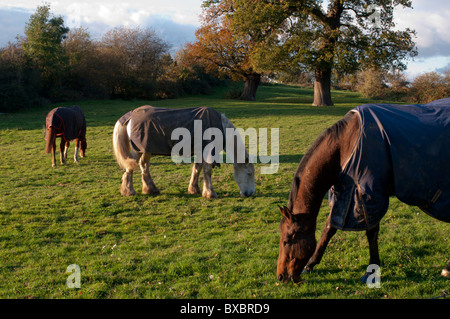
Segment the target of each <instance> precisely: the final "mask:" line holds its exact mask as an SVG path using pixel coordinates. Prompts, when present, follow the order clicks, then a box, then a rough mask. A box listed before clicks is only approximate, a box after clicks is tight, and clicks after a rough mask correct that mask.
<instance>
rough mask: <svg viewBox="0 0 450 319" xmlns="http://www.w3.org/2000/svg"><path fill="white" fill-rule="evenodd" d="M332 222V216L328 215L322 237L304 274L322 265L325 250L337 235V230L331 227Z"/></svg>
mask: <svg viewBox="0 0 450 319" xmlns="http://www.w3.org/2000/svg"><path fill="white" fill-rule="evenodd" d="M330 221H331V214H330V215H328V219H327V222H326V223H325V227H324V228H323V230H322V236H321V237H320V240H319V243H318V244H317V247H316V251H315V252H314V254H313V255H312V257H311V258H310V259H309V261H308V263H307V264H306V266H305V269H304V270H303V272H310V271H312V270H313V267H314V266H315V265H317V264H319V263H320V260H321V259H322V256H323V254H324V252H325V249H326V248H327V245H328V243H329V242H330V239H331V237H333V236H334V234H336V232H337V229H336V228H334V227H331V225H330Z"/></svg>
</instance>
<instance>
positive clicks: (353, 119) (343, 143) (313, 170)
mask: <svg viewBox="0 0 450 319" xmlns="http://www.w3.org/2000/svg"><path fill="white" fill-rule="evenodd" d="M358 115H359V113H358V112H357V111H355V112H354V111H350V112H349V113H347V115H346V116H345V117H344V118H343V119H341V120H340V121H338V122H337V123H335V124H334V125H333V126H332V127H330V128H328V129H327V130H325V131H324V132H323V133H322V134H321V135H320V136H319V137H318V138H317V139H316V141H315V142H314V143H313V145H312V146H311V147H310V148H309V150H308V151H307V152H306V154H305V155H304V156H303V158H302V160H301V161H300V164H299V166H298V168H297V171H296V173H295V175H294V179H293V182H292V186H291V191H290V194H289V204H288V207H280V211H281V214H282V215H283V218H282V219H281V222H280V226H279V227H280V231H281V236H280V244H279V257H278V264H277V277H278V279H279V280H280V281H282V282H289V281H290V280H291V279H292V280H293V281H294V282H298V281H300V276H301V273H302V272H304V271H308V270H312V268H313V267H314V266H315V265H317V264H318V263H319V262H320V260H321V258H322V255H323V253H324V251H325V249H326V246H327V244H328V242H329V241H330V239H331V237H332V236H333V235H334V234H335V233H336V231H337V228H339V227H336V226H334V225H333V218H334V217H333V215H332V213H333V210H332V212H331V213H330V215H329V216H328V219H327V222H326V225H325V227H324V229H323V231H322V236H321V239H320V241H319V244H318V245H316V239H315V231H316V220H317V215H318V212H319V209H320V206H321V203H322V200H323V199H324V196H325V195H326V193H327V191H329V190H330V189H331V190H333V187H334V186H335V185H337V184H339V181H340V178H342V172H343V171H344V169H345V167H346V166H347V165H348V163H349V159H350V158H351V157H352V156H353V154H354V153H355V149H356V147H357V146H358V145H359V144H360V141H361V135H364V134H365V133H366V132H364V134H362V133H361V132H362V122H361V116H360V115H359V116H358ZM374 126H377V125H374ZM379 126H380V127H382V126H383V125H382V124H379ZM446 130H447V131H448V129H446ZM378 135H380V134H378ZM380 136H381V135H380ZM390 142H392V143H393V141H392V140H391V141H390ZM368 149H370V148H368ZM403 157H405V156H403ZM406 160H408V159H406ZM447 161H448V158H447ZM380 165H381V164H380ZM410 175H411V174H410ZM391 179H392V176H389V177H388V179H387V180H391ZM444 179H445V177H444ZM351 182H352V183H353V180H352V181H351ZM355 183H356V182H355ZM357 186H358V185H357ZM352 190H353V189H352ZM358 190H359V189H358ZM385 192H386V194H385V195H386V196H387V197H389V196H392V195H396V196H397V197H399V196H398V194H397V193H396V191H394V187H392V185H386V186H385ZM352 194H356V193H352ZM330 195H331V192H330ZM439 195H440V194H439ZM435 197H436V196H435ZM353 198H354V199H351V200H349V201H348V202H345V206H346V207H352V206H351V204H355V202H356V204H358V201H359V200H361V201H362V199H361V198H363V197H356V196H353ZM330 203H331V202H330ZM407 204H408V203H407ZM355 207H356V206H355ZM360 207H361V211H363V213H364V214H363V215H364V216H365V217H367V216H366V214H368V213H370V212H367V211H366V209H368V210H369V209H370V208H371V207H370V206H368V205H360ZM427 207H428V206H426V205H423V207H420V208H422V209H423V210H424V211H425V212H427V210H426V208H427ZM352 209H353V208H352ZM385 209H386V210H387V205H386V207H385ZM355 211H356V208H355ZM355 211H352V212H349V213H348V215H352V216H353V215H356V213H357V212H355ZM427 213H428V212H427ZM446 214H447V215H445V217H444V218H442V217H440V218H438V219H441V220H443V221H446V222H449V219H448V218H449V215H448V212H447V213H446ZM381 217H383V215H381ZM381 217H380V218H379V219H381ZM340 229H343V230H347V229H345V228H340ZM363 229H365V230H366V235H367V239H368V241H369V252H370V261H369V264H375V265H380V258H379V254H378V231H379V220H378V219H377V220H375V221H374V222H373V223H371V224H370V225H369V224H367V227H365V228H363ZM363 229H353V230H363ZM449 274H450V261H449V263H448V264H447V266H446V268H445V269H444V270H443V271H442V275H443V276H446V277H448V276H449ZM369 275H370V274H369V273H366V274H365V275H364V276H363V277H362V278H361V280H362V281H363V282H365V281H366V280H367V278H368V276H369Z"/></svg>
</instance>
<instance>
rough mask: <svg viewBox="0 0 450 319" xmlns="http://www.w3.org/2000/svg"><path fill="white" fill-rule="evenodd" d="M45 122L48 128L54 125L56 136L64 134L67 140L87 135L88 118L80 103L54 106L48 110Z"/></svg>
mask: <svg viewBox="0 0 450 319" xmlns="http://www.w3.org/2000/svg"><path fill="white" fill-rule="evenodd" d="M45 122H46V125H47V128H49V127H53V128H54V129H55V130H56V136H62V137H63V138H64V139H65V140H66V141H72V140H74V139H76V138H82V137H85V136H86V120H85V118H84V113H83V111H82V110H81V108H80V107H79V106H78V105H74V106H72V107H56V108H54V109H53V110H51V111H50V112H48V114H47V117H46V119H45Z"/></svg>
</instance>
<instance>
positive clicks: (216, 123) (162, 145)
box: [119, 105, 225, 155]
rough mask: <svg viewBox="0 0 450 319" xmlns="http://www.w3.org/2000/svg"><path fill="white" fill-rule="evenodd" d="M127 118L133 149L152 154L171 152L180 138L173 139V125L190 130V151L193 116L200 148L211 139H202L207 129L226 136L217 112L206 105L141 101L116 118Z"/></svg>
mask: <svg viewBox="0 0 450 319" xmlns="http://www.w3.org/2000/svg"><path fill="white" fill-rule="evenodd" d="M130 120H131V128H130V131H129V135H130V141H131V145H132V147H133V149H134V150H135V151H137V152H145V153H151V154H153V155H171V151H172V148H173V146H174V145H175V144H177V143H178V142H179V140H177V139H174V140H172V132H173V131H174V130H175V129H176V128H185V129H187V130H188V131H189V133H190V137H191V154H192V153H193V151H194V139H195V138H194V121H195V120H200V121H201V127H202V131H201V134H202V136H200V137H197V138H200V139H201V141H202V150H203V148H204V146H205V144H207V143H209V142H210V141H209V142H207V141H204V140H203V133H204V132H205V130H206V129H208V128H217V129H219V130H220V132H221V133H222V136H223V137H224V136H225V134H224V130H223V127H222V117H221V115H220V113H219V112H217V111H216V110H214V109H211V108H208V107H194V108H184V109H167V108H158V107H153V106H149V105H144V106H141V107H139V108H137V109H135V110H133V111H130V112H128V113H126V114H125V115H123V116H122V117H121V118H120V119H119V122H120V123H121V124H122V125H125V124H127V123H128V121H130ZM177 138H178V136H177Z"/></svg>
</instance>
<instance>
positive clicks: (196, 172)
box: [188, 163, 202, 194]
mask: <svg viewBox="0 0 450 319" xmlns="http://www.w3.org/2000/svg"><path fill="white" fill-rule="evenodd" d="M201 170H202V163H194V165H192V174H191V180H190V181H189V187H188V193H189V194H200V193H201V191H200V187H198V178H199V176H200V171H201Z"/></svg>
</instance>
